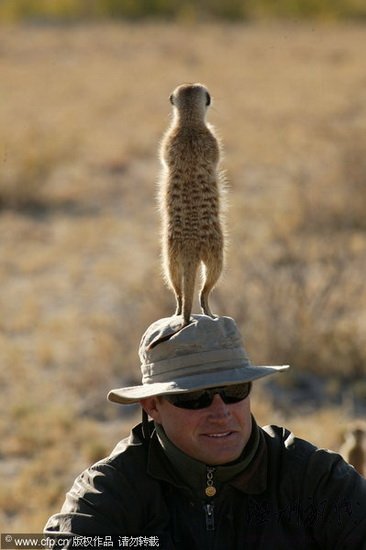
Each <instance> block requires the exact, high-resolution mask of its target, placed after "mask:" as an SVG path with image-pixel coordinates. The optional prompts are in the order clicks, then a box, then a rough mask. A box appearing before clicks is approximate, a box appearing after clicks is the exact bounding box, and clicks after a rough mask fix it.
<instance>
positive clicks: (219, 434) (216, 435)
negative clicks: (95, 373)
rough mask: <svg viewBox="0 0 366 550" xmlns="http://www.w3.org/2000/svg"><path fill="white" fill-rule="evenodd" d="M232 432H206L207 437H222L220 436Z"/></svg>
mask: <svg viewBox="0 0 366 550" xmlns="http://www.w3.org/2000/svg"><path fill="white" fill-rule="evenodd" d="M231 433H232V432H222V433H217V434H206V436H207V437H215V438H220V437H227V436H228V435H230V434H231Z"/></svg>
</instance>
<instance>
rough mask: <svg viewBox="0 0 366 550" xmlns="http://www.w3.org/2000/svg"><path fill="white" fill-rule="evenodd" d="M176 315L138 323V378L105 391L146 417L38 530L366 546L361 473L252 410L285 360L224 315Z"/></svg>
mask: <svg viewBox="0 0 366 550" xmlns="http://www.w3.org/2000/svg"><path fill="white" fill-rule="evenodd" d="M180 323H181V319H180V317H172V318H168V319H161V320H159V321H157V322H155V323H153V324H152V325H151V326H150V327H149V328H148V329H147V331H146V333H145V335H144V336H143V338H142V341H141V345H140V359H141V370H142V385H140V386H133V387H127V388H120V389H115V390H112V391H111V392H110V393H109V395H108V398H109V399H110V400H111V401H115V402H117V403H122V404H126V403H134V402H140V403H141V405H142V408H143V411H144V412H143V422H142V424H140V425H138V426H137V427H136V428H134V429H133V430H132V432H131V434H130V437H129V438H127V439H125V440H123V441H121V442H120V443H119V444H118V445H117V447H116V448H115V449H114V451H113V452H112V454H111V455H110V456H109V457H108V458H106V459H104V460H101V461H100V462H98V463H97V464H95V465H94V466H92V467H91V468H89V469H88V470H86V471H85V472H84V473H82V474H81V475H80V476H79V477H78V478H77V479H76V481H75V483H74V486H73V487H72V489H71V491H70V492H69V493H68V494H67V497H66V501H65V504H64V506H63V508H62V510H61V513H60V514H56V515H55V516H52V517H51V518H50V519H49V521H48V523H47V525H46V528H45V533H47V534H48V535H53V536H58V537H60V536H61V535H64V536H65V535H72V534H73V535H92V534H96V535H102V534H103V535H115V536H125V538H124V539H120V544H119V546H121V544H122V543H121V540H122V542H123V541H127V536H129V537H136V541H140V542H141V544H145V546H146V545H147V544H148V543H149V541H151V540H154V541H155V542H156V541H158V544H159V547H160V548H168V549H182V550H187V549H191V550H193V549H197V550H198V549H199V550H205V549H210V548H213V549H219V550H231V549H239V548H243V549H244V548H250V549H254V548H255V549H256V550H257V549H260V550H269V549H271V550H272V549H274V550H287V549H291V548H296V550H300V549H304V550H305V549H306V550H311V549H321V550H324V549H352V550H355V549H364V548H366V480H365V479H363V478H362V477H361V476H360V475H359V474H357V472H356V471H355V470H354V469H353V468H352V467H350V466H349V465H347V464H346V463H345V462H344V461H343V460H342V458H341V457H340V456H339V455H337V454H335V453H331V452H328V451H325V450H321V449H317V448H316V447H314V446H313V445H312V444H310V443H308V442H306V441H303V440H301V439H297V438H296V437H294V436H293V434H291V433H290V432H288V431H287V430H285V429H283V428H278V427H276V426H267V427H265V428H260V427H258V426H257V424H256V422H255V419H254V417H253V416H252V415H251V410H250V396H249V394H250V390H251V385H252V382H253V381H254V380H257V379H258V378H262V377H263V376H267V375H270V374H273V373H276V372H278V371H281V370H284V369H286V368H287V366H282V367H273V366H271V367H269V366H268V367H265V366H262V367H257V366H253V365H252V364H251V363H250V362H249V360H248V357H247V355H246V352H245V349H244V347H243V345H242V342H241V339H240V335H239V333H238V330H237V327H236V324H235V322H234V321H233V320H232V319H231V318H229V317H216V318H211V317H207V316H204V315H194V316H193V318H192V322H191V323H190V324H189V325H188V326H186V327H184V328H183V329H181V330H179V326H180ZM148 415H149V416H150V417H151V419H152V420H150V421H148ZM153 536H154V537H156V538H154V539H152V538H151V537H153ZM138 537H145V538H141V539H138ZM149 537H150V538H149ZM131 540H134V539H131ZM126 544H127V542H126ZM116 546H118V544H117V543H116Z"/></svg>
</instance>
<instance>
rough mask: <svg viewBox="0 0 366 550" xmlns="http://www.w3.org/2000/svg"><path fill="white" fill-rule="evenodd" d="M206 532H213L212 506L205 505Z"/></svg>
mask: <svg viewBox="0 0 366 550" xmlns="http://www.w3.org/2000/svg"><path fill="white" fill-rule="evenodd" d="M204 509H205V515H206V531H215V517H214V505H213V504H205V505H204Z"/></svg>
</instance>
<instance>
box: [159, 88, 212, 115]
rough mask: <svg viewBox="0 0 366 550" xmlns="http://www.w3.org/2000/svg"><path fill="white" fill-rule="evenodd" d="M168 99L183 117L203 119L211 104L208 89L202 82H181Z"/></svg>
mask: <svg viewBox="0 0 366 550" xmlns="http://www.w3.org/2000/svg"><path fill="white" fill-rule="evenodd" d="M169 99H170V103H171V104H172V105H173V107H175V109H176V110H177V112H178V114H179V115H180V117H181V118H185V119H190V118H194V119H197V118H201V119H203V118H204V117H205V114H206V111H207V107H208V106H209V105H210V104H211V96H210V94H209V91H208V90H207V88H206V87H205V86H203V85H202V84H181V85H180V86H178V87H177V88H176V89H175V90H174V92H173V93H172V94H171V95H170V98H169Z"/></svg>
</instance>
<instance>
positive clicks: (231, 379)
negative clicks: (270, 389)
mask: <svg viewBox="0 0 366 550" xmlns="http://www.w3.org/2000/svg"><path fill="white" fill-rule="evenodd" d="M191 319H192V321H191V323H190V324H189V325H187V326H185V327H183V328H181V326H182V318H181V316H173V317H168V318H164V319H159V320H158V321H155V322H154V323H153V324H152V325H150V326H149V328H148V329H147V330H146V332H145V334H144V335H143V337H142V339H141V343H140V347H139V356H140V360H141V373H142V384H141V385H138V386H129V387H125V388H116V389H113V390H111V391H110V392H109V394H108V399H109V400H110V401H114V402H116V403H122V404H130V403H137V402H138V401H139V400H140V399H144V398H146V397H152V396H158V395H166V394H172V393H185V392H191V391H196V390H201V389H205V388H213V387H216V386H229V385H232V384H240V383H243V382H250V381H253V380H257V379H258V378H263V377H264V376H268V375H270V374H274V373H276V372H279V371H282V370H285V369H287V368H288V367H289V365H281V366H255V365H252V364H251V362H250V361H249V358H248V356H247V353H246V351H245V349H244V346H243V343H242V339H241V336H240V334H239V331H238V328H237V326H236V323H235V321H234V320H233V319H232V318H231V317H209V316H207V315H192V317H191Z"/></svg>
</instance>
